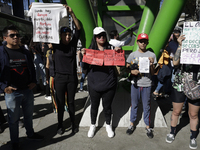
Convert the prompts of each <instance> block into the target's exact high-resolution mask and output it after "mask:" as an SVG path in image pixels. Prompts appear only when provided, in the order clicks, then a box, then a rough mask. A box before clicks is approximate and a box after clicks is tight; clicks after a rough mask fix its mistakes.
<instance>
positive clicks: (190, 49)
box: [180, 21, 200, 64]
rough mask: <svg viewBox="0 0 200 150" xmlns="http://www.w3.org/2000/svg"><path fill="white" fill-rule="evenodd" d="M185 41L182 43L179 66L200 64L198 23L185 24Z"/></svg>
mask: <svg viewBox="0 0 200 150" xmlns="http://www.w3.org/2000/svg"><path fill="white" fill-rule="evenodd" d="M183 34H184V35H185V37H186V38H185V40H184V41H183V42H182V49H181V59H180V63H181V64H200V22H199V21H195V22H185V23H184V26H183Z"/></svg>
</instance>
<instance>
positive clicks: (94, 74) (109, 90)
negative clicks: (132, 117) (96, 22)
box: [81, 27, 120, 138]
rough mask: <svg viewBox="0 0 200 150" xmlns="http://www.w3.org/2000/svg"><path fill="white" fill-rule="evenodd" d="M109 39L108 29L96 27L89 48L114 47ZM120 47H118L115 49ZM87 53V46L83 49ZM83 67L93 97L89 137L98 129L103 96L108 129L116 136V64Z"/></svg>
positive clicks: (110, 136) (110, 135)
mask: <svg viewBox="0 0 200 150" xmlns="http://www.w3.org/2000/svg"><path fill="white" fill-rule="evenodd" d="M113 48H114V47H113V46H112V45H110V44H109V43H108V41H107V35H106V31H105V30H104V29H103V28H102V27H96V28H95V29H94V30H93V38H92V42H91V45H90V47H89V49H93V50H97V51H104V50H105V49H113ZM119 49H120V48H118V47H116V48H115V50H116V51H117V50H119ZM81 51H82V54H83V55H84V53H85V48H83V49H82V50H81ZM83 69H84V70H87V71H88V89H89V94H90V98H91V110H90V111H91V112H90V117H91V126H90V129H89V131H88V137H90V138H92V137H93V136H94V134H95V130H96V119H97V113H98V107H99V103H100V99H101V98H102V103H103V110H104V115H105V120H106V131H107V134H108V137H109V138H112V137H114V132H113V130H112V126H111V116H112V109H111V105H112V101H113V98H114V95H115V91H116V87H117V74H116V70H115V69H116V67H115V66H104V65H103V66H97V65H89V64H87V63H84V64H83Z"/></svg>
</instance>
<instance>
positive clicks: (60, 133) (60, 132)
mask: <svg viewBox="0 0 200 150" xmlns="http://www.w3.org/2000/svg"><path fill="white" fill-rule="evenodd" d="M64 132H65V130H64V129H63V127H61V128H58V130H57V134H59V135H62V134H63V133H64Z"/></svg>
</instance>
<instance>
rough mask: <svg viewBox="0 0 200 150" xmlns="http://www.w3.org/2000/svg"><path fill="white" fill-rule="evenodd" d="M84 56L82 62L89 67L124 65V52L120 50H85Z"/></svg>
mask: <svg viewBox="0 0 200 150" xmlns="http://www.w3.org/2000/svg"><path fill="white" fill-rule="evenodd" d="M85 51H86V54H85V55H84V56H83V60H82V61H83V62H85V63H88V64H91V65H98V66H102V65H103V64H104V65H105V66H117V65H118V66H124V65H125V58H124V51H123V50H120V51H119V52H116V51H115V50H104V51H99V50H92V49H85Z"/></svg>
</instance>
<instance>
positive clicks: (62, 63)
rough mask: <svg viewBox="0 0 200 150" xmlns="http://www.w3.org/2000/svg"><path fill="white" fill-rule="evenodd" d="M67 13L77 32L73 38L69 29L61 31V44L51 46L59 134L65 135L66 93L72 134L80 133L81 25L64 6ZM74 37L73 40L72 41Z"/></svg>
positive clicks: (63, 28) (65, 28) (70, 10)
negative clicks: (77, 102) (76, 101)
mask: <svg viewBox="0 0 200 150" xmlns="http://www.w3.org/2000/svg"><path fill="white" fill-rule="evenodd" d="M64 6H65V7H66V9H67V11H68V12H69V13H70V15H71V16H72V19H73V21H74V24H75V27H76V30H75V34H74V36H73V37H72V31H71V29H70V28H69V27H62V28H61V29H60V37H61V40H60V44H49V47H50V48H52V49H53V53H54V63H55V69H54V70H55V90H56V101H57V104H58V128H57V133H58V134H60V135H61V134H63V133H64V128H63V115H64V105H65V92H67V104H68V111H69V115H70V119H71V123H72V133H76V132H78V127H77V126H76V125H75V106H74V97H75V93H76V88H77V85H78V78H77V72H76V68H77V65H76V48H77V43H78V39H79V36H80V29H81V27H80V24H79V22H78V19H77V18H76V16H75V14H74V13H73V11H72V9H71V8H70V7H69V6H66V5H64ZM71 37H72V39H71Z"/></svg>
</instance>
